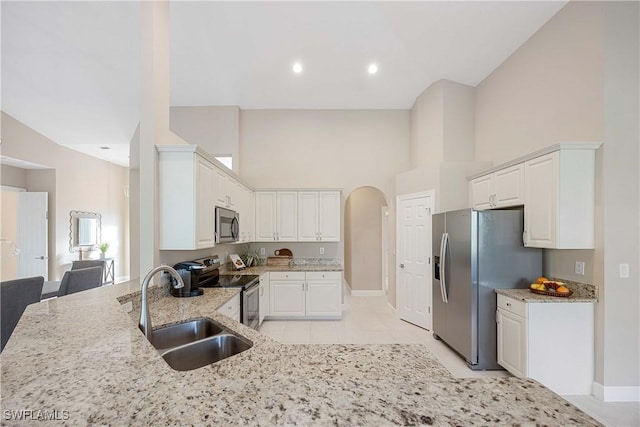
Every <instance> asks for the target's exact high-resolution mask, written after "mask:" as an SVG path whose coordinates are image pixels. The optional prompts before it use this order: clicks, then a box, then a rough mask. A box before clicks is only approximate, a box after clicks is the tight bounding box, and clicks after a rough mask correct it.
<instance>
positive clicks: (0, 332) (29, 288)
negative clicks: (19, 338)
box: [0, 276, 44, 352]
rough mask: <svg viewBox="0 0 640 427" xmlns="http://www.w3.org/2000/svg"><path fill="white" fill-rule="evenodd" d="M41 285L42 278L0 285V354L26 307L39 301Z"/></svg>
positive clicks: (42, 282)
mask: <svg viewBox="0 0 640 427" xmlns="http://www.w3.org/2000/svg"><path fill="white" fill-rule="evenodd" d="M43 285H44V277H42V276H36V277H27V278H24V279H16V280H8V281H5V282H2V283H0V309H1V310H2V311H1V312H0V321H1V324H0V336H1V343H0V352H1V351H2V350H3V349H4V346H5V345H6V344H7V341H9V337H11V334H12V333H13V330H14V329H15V328H16V325H17V324H18V321H19V320H20V317H22V313H24V310H25V309H26V308H27V306H28V305H29V304H33V303H36V302H39V301H40V297H41V295H42V286H43Z"/></svg>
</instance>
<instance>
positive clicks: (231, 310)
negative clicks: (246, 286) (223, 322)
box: [216, 294, 240, 318]
mask: <svg viewBox="0 0 640 427" xmlns="http://www.w3.org/2000/svg"><path fill="white" fill-rule="evenodd" d="M216 311H217V312H218V313H222V314H224V315H225V316H229V317H231V318H233V317H234V316H233V314H235V312H236V311H238V312H239V311H240V294H236V295H234V296H233V297H232V298H231V299H230V300H229V301H227V302H225V303H224V304H222V305H221V306H220V307H218V309H217V310H216Z"/></svg>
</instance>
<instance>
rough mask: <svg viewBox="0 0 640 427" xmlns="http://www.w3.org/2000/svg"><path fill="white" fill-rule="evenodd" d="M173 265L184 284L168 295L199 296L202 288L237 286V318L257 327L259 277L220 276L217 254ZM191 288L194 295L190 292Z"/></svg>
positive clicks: (258, 319) (254, 327) (251, 326)
mask: <svg viewBox="0 0 640 427" xmlns="http://www.w3.org/2000/svg"><path fill="white" fill-rule="evenodd" d="M173 268H175V269H176V271H177V272H178V274H180V276H181V277H182V279H183V280H184V284H185V287H184V288H182V289H185V290H184V291H183V292H180V291H182V289H172V290H171V295H173V296H175V297H189V296H197V295H202V293H203V291H202V288H240V320H241V322H242V324H243V325H245V326H249V327H250V328H253V329H258V327H259V326H260V295H259V292H258V290H259V286H260V276H258V275H240V274H236V275H222V276H221V275H220V260H219V258H218V256H217V255H214V256H212V257H208V258H201V259H197V260H194V261H185V262H181V263H179V264H176V265H175V266H174V267H173ZM172 280H173V279H172ZM187 281H188V283H189V284H187ZM186 288H188V289H186ZM194 291H195V292H196V294H193V295H191V293H193V292H194ZM198 292H199V293H198ZM187 293H189V295H187Z"/></svg>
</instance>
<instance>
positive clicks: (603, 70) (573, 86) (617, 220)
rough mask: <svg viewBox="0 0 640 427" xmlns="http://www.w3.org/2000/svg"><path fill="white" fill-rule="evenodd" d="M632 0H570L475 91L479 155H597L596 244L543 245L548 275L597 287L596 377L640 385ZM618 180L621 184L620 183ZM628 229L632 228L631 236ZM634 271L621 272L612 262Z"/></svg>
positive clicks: (635, 63) (635, 64) (635, 37)
mask: <svg viewBox="0 0 640 427" xmlns="http://www.w3.org/2000/svg"><path fill="white" fill-rule="evenodd" d="M638 93H639V91H638V3H635V2H626V3H625V2H609V3H606V2H605V3H599V2H569V3H568V4H567V6H565V7H564V8H563V9H562V10H560V11H559V12H558V13H557V14H556V15H555V16H554V17H553V18H552V19H551V20H550V21H549V22H548V23H547V24H546V25H544V26H543V27H542V28H541V29H540V30H539V31H538V32H537V33H536V34H534V35H533V36H532V37H531V38H530V39H529V40H528V41H527V42H526V43H525V44H524V45H523V46H522V47H521V48H520V49H518V50H517V51H516V52H515V53H514V54H513V55H512V56H511V57H510V58H508V59H507V60H506V61H505V62H504V63H503V64H502V65H501V66H500V67H498V68H497V69H496V70H495V71H494V72H493V73H492V74H491V75H490V76H489V77H487V78H486V79H485V80H484V81H483V82H482V83H481V84H480V85H479V86H478V87H477V91H476V157H477V158H478V159H486V160H490V161H493V162H495V163H496V164H498V163H502V162H505V161H508V160H510V159H513V158H515V157H518V156H521V155H524V154H526V153H529V152H532V151H535V150H536V149H539V148H542V147H545V146H549V145H552V144H555V143H557V142H561V141H585V140H586V141H604V145H603V147H602V148H601V149H600V150H598V152H597V154H596V248H595V250H593V251H568V250H565V251H546V254H545V274H549V275H552V276H557V277H560V278H567V279H576V278H578V277H576V276H575V274H573V273H572V271H573V268H574V264H575V261H585V262H586V264H587V265H586V274H585V276H582V277H580V279H581V280H582V281H587V282H591V281H593V282H595V283H596V284H597V285H599V286H600V295H599V302H598V304H597V306H596V367H595V368H596V377H595V380H596V382H597V383H599V384H601V385H604V386H607V387H618V386H620V387H624V386H636V387H637V386H639V385H640V373H639V370H640V364H639V363H638V361H639V360H640V351H639V348H640V329H639V328H640V326H639V325H640V319H639V317H638V302H639V301H640V290H639V288H640V287H639V286H638V267H639V264H640V263H639V261H638V259H639V255H638V246H639V243H640V242H638V241H637V240H636V239H635V236H638V223H639V222H640V219H639V214H638V211H639V207H638V197H637V195H638V186H639V179H638V162H637V159H638ZM623 183H624V184H623ZM629 236H634V237H633V238H630V237H629ZM622 262H628V263H629V264H630V270H631V277H630V278H629V279H620V278H619V277H618V273H617V271H618V264H619V263H622Z"/></svg>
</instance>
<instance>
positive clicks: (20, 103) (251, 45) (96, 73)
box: [1, 1, 566, 165]
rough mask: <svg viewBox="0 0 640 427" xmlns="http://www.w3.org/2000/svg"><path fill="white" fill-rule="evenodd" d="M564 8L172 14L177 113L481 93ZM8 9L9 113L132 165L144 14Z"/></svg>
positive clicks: (231, 7)
mask: <svg viewBox="0 0 640 427" xmlns="http://www.w3.org/2000/svg"><path fill="white" fill-rule="evenodd" d="M564 4H566V2H565V1H548V2H540V1H532V2H526V1H518V2H502V1H495V2H483V1H471V2H462V1H445V2H368V1H359V2H324V1H321V2H269V1H265V2H217V1H200V2H186V1H176V2H172V3H171V6H170V7H171V9H170V10H171V28H170V30H171V104H172V105H176V106H205V105H237V106H239V107H240V108H242V109H250V108H320V109H326V108H331V109H354V108H357V109H387V108H390V109H408V108H411V105H412V104H413V102H414V100H415V98H416V96H418V95H419V94H420V93H421V92H422V91H423V90H424V89H426V88H427V87H428V86H429V85H430V84H431V83H433V82H435V81H437V80H440V79H450V80H454V81H456V82H459V83H464V84H467V85H471V86H475V85H477V84H478V83H480V82H481V81H482V80H483V79H484V78H485V77H486V76H487V75H489V74H490V73H491V72H492V71H493V70H494V69H495V68H496V67H497V66H498V65H500V64H501V63H502V62H503V61H504V60H505V59H506V58H508V57H509V55H511V54H512V53H513V52H514V51H515V50H516V49H517V48H518V47H519V46H520V45H522V44H523V43H524V42H525V41H526V40H527V39H528V38H529V37H530V36H531V35H532V34H533V33H535V32H536V31H537V30H538V29H539V28H540V27H541V26H542V25H543V24H544V23H545V22H547V21H548V20H549V19H550V18H551V17H552V16H553V15H554V14H555V13H556V12H557V11H558V10H559V9H561V8H562V6H564ZM1 7H2V10H1V12H2V110H3V111H5V112H6V113H7V114H9V115H11V116H13V117H15V118H16V119H18V120H20V121H21V122H23V123H25V124H26V125H28V126H30V127H31V128H33V129H34V130H36V131H38V132H40V133H42V134H44V135H45V136H47V137H49V138H50V139H52V140H54V141H55V142H57V143H58V144H61V145H64V146H67V147H70V148H73V149H76V150H79V151H82V152H85V153H87V154H90V155H93V156H96V157H100V158H104V159H106V160H109V161H113V162H114V163H118V164H121V165H127V163H128V158H127V156H128V144H129V140H130V139H131V136H132V135H133V132H134V130H135V128H136V126H137V123H138V120H139V105H140V101H139V100H140V96H141V95H140V89H139V88H140V79H142V78H144V76H141V73H140V37H141V34H140V25H139V22H140V3H139V2H116V1H114V2H56V1H49V2H11V1H3V2H2V5H1ZM296 61H299V62H300V63H301V65H302V67H303V71H302V72H301V73H300V74H296V73H294V72H293V71H292V65H293V63H294V62H296ZM372 63H375V64H377V66H378V72H377V73H376V74H373V75H371V74H369V73H368V72H367V67H368V66H369V65H370V64H372ZM100 147H110V149H109V150H101V149H100Z"/></svg>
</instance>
